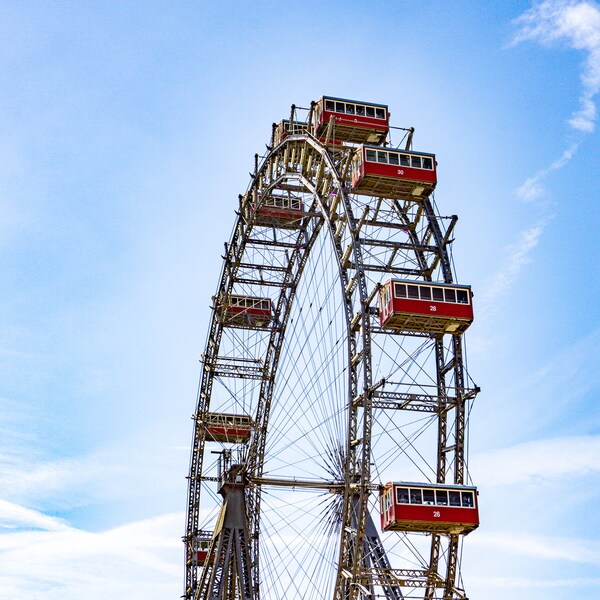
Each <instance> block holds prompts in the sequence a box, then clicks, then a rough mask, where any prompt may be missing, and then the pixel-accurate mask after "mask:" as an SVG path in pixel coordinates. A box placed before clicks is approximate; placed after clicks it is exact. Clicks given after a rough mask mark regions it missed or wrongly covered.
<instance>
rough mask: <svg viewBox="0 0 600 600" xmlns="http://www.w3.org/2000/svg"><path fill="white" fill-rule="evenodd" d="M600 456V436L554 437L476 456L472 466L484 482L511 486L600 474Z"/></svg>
mask: <svg viewBox="0 0 600 600" xmlns="http://www.w3.org/2000/svg"><path fill="white" fill-rule="evenodd" d="M599 456H600V436H574V437H563V438H553V439H546V440H536V441H533V442H526V443H523V444H518V445H516V446H512V447H510V448H502V449H499V450H494V451H491V452H485V453H482V454H478V455H475V456H474V457H473V458H472V460H471V469H472V471H473V472H475V473H477V481H478V483H480V484H482V485H511V484H517V483H525V482H528V481H535V482H540V481H543V480H549V479H556V478H564V477H567V476H585V475H590V474H591V473H600V462H599V461H598V457H599Z"/></svg>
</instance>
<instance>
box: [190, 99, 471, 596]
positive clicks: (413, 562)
mask: <svg viewBox="0 0 600 600" xmlns="http://www.w3.org/2000/svg"><path fill="white" fill-rule="evenodd" d="M295 117H296V114H295V111H294V108H292V116H291V120H292V122H293V121H294V119H295ZM311 119H312V110H311V112H310V114H309V123H310V120H311ZM334 127H335V125H334V123H333V121H332V122H331V123H330V127H329V131H328V132H327V136H326V138H325V140H319V139H317V138H315V137H313V136H312V135H311V133H309V132H303V133H300V134H292V135H289V136H287V137H286V138H285V139H284V140H283V141H281V142H280V143H278V144H276V145H274V144H273V145H272V146H270V147H269V150H268V153H267V154H266V156H264V157H263V158H262V159H261V160H259V157H258V156H257V157H256V159H255V170H254V173H253V174H252V178H251V183H250V185H249V188H248V190H247V192H246V194H244V195H243V196H240V198H239V206H238V210H237V211H236V214H237V217H236V222H235V226H234V229H233V233H232V236H231V239H230V241H229V243H227V244H225V254H224V257H223V269H222V273H221V278H220V281H219V285H218V288H217V292H216V295H215V296H214V297H213V312H212V319H211V323H210V330H209V333H208V337H207V342H206V348H205V351H204V354H203V355H202V374H201V380H200V385H199V394H198V403H197V409H196V413H195V414H194V420H195V428H194V437H193V446H192V452H191V464H190V473H189V494H188V513H187V529H186V536H185V538H184V541H185V545H186V584H185V594H184V597H185V598H187V599H190V600H192V599H194V600H195V599H202V600H208V599H215V600H217V599H218V600H225V599H231V600H233V599H236V600H237V599H244V600H255V599H258V598H263V599H265V600H267V599H269V600H270V599H279V598H292V597H294V598H303V599H312V598H315V599H316V598H319V599H321V598H328V599H329V598H334V599H335V600H354V599H356V598H374V597H376V596H379V597H385V598H389V599H394V600H398V599H401V598H421V599H434V598H439V599H441V598H443V599H445V600H452V599H458V598H466V596H465V593H464V591H463V589H462V579H461V577H460V553H461V536H459V535H441V534H439V533H430V532H427V531H423V532H418V533H408V532H388V533H383V534H381V533H379V532H378V529H377V527H376V526H375V524H374V521H373V517H372V516H371V515H372V514H373V515H377V514H378V512H379V506H378V489H379V488H380V486H381V484H382V483H385V482H386V481H389V480H398V479H399V478H402V479H404V480H407V481H427V482H433V483H436V482H437V483H451V484H464V483H465V482H466V478H467V473H466V452H465V444H466V430H467V416H468V413H469V410H470V405H471V403H472V401H473V399H474V398H475V395H476V394H477V392H478V388H477V387H476V386H475V385H473V384H472V382H471V380H470V378H469V377H468V375H467V373H466V370H465V366H464V356H463V340H462V336H460V335H450V334H446V335H444V334H440V333H435V332H421V333H409V332H401V333H400V332H397V331H393V330H388V329H383V328H382V327H381V326H380V323H379V319H378V317H377V308H376V307H377V294H378V292H379V289H380V285H381V282H382V281H383V278H385V277H389V276H390V275H391V276H392V277H405V278H410V279H414V280H423V281H438V282H445V283H452V282H453V272H452V268H451V256H450V244H451V241H452V240H451V237H452V231H453V228H454V225H455V223H456V220H457V217H456V216H449V217H442V216H440V215H439V214H438V213H437V210H436V209H435V205H434V203H433V201H432V200H431V199H430V198H421V199H415V198H410V197H408V198H406V199H386V198H381V197H367V196H358V195H353V194H352V193H351V187H350V184H349V173H350V165H351V160H352V156H353V153H354V151H355V146H353V145H350V144H337V145H333V144H331V143H328V140H331V139H335V131H334ZM308 129H309V131H310V127H309V128H308ZM274 191H277V193H279V194H281V193H287V194H290V195H293V196H294V197H297V198H300V199H301V200H302V203H303V206H304V212H303V216H302V219H301V222H300V223H298V224H297V225H296V226H295V227H276V226H273V227H267V226H264V225H261V224H259V223H257V221H256V214H257V209H258V208H260V206H261V205H262V204H263V203H264V202H265V199H266V198H268V197H269V196H270V195H272V194H273V193H274ZM232 295H238V296H245V297H254V298H265V297H269V298H271V299H272V301H273V319H272V321H271V322H270V323H269V324H268V326H264V325H261V326H256V325H255V324H253V323H250V322H248V323H247V324H243V323H241V324H240V323H237V324H231V323H227V322H226V319H225V318H224V313H223V311H222V310H221V308H220V307H222V306H223V305H224V303H225V302H226V300H227V298H230V297H231V296H232ZM210 413H237V414H246V415H249V416H251V418H252V420H253V429H252V436H251V438H250V440H249V441H248V443H246V444H234V445H233V446H232V445H231V444H221V445H220V447H219V445H218V444H216V443H215V442H211V441H210V440H207V435H206V427H205V423H206V419H207V417H208V415H209V414H210ZM217 490H219V491H220V494H217V493H216V492H217ZM202 540H205V542H207V548H208V554H207V559H206V560H205V561H203V562H202V563H198V562H197V561H196V560H194V558H193V557H195V556H196V553H197V550H198V547H199V544H200V543H201V541H202Z"/></svg>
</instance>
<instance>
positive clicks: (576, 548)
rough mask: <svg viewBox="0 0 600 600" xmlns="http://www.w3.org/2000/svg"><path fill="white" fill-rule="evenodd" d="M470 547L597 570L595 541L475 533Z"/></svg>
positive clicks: (599, 559) (599, 552)
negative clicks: (568, 563) (573, 564)
mask: <svg viewBox="0 0 600 600" xmlns="http://www.w3.org/2000/svg"><path fill="white" fill-rule="evenodd" d="M469 542H470V543H471V544H472V545H473V546H480V547H487V548H493V549H494V551H496V552H506V553H509V554H512V555H517V556H528V557H534V558H541V559H545V560H558V561H566V562H574V563H582V564H590V565H595V566H600V546H599V545H598V540H582V539H573V538H566V537H552V536H535V535H529V534H523V533H514V532H506V533H504V532H502V533H500V532H499V533H486V532H478V534H477V535H475V536H472V537H470V538H469Z"/></svg>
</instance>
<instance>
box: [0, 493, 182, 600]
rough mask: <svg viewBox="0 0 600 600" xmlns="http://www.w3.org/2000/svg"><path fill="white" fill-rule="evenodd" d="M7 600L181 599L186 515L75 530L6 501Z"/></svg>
mask: <svg viewBox="0 0 600 600" xmlns="http://www.w3.org/2000/svg"><path fill="white" fill-rule="evenodd" d="M0 517H1V518H2V519H3V523H4V524H6V525H7V527H9V528H10V529H13V530H14V531H9V532H8V533H4V534H3V535H0V598H2V599H6V600H8V599H11V600H12V599H13V598H24V597H28V598H33V599H35V600H37V599H42V598H44V599H51V600H55V599H56V600H58V599H59V598H60V599H61V600H71V599H73V600H75V599H76V598H82V597H85V598H89V599H91V600H96V599H98V600H100V599H101V598H107V597H111V598H127V597H129V598H148V599H152V600H159V599H162V598H167V597H177V596H178V595H179V594H180V592H181V564H182V550H183V544H182V543H181V540H180V534H181V526H182V523H183V518H184V516H183V514H182V513H174V514H166V515H161V516H158V517H154V518H152V519H147V520H142V521H136V522H133V523H128V524H126V525H123V526H121V527H116V528H113V529H109V530H107V531H101V532H89V531H84V530H81V529H77V528H73V527H70V526H69V525H67V524H66V523H64V522H62V521H60V520H58V519H54V518H53V517H49V516H47V515H45V514H43V513H38V512H36V511H32V510H30V509H27V508H24V507H19V506H16V505H9V504H8V503H0Z"/></svg>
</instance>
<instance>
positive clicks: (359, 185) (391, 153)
mask: <svg viewBox="0 0 600 600" xmlns="http://www.w3.org/2000/svg"><path fill="white" fill-rule="evenodd" d="M436 183H437V173H436V161H435V154H426V153H424V152H413V151H411V150H395V149H391V148H382V147H380V146H367V145H364V144H363V145H361V146H359V147H358V148H357V149H356V153H355V155H354V158H353V160H352V191H353V192H354V193H355V194H363V195H366V196H382V197H385V198H394V199H397V198H405V199H409V200H418V199H419V198H425V197H427V196H429V195H430V194H431V193H432V192H433V190H434V189H435V186H436Z"/></svg>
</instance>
